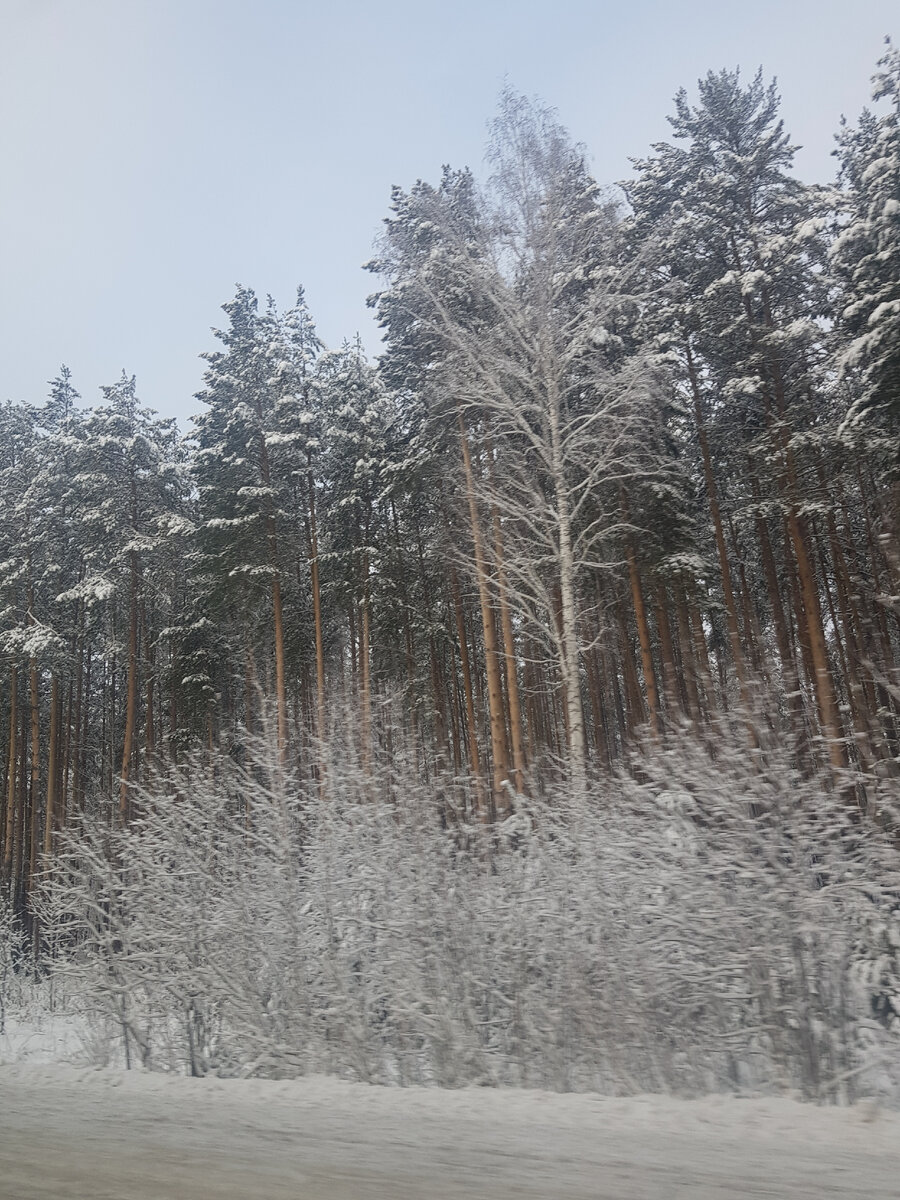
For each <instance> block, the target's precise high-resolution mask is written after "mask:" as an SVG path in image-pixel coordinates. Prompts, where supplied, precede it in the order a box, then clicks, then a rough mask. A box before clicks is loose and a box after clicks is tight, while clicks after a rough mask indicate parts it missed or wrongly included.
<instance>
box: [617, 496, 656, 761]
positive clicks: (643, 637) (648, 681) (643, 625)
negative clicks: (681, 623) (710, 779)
mask: <svg viewBox="0 0 900 1200" xmlns="http://www.w3.org/2000/svg"><path fill="white" fill-rule="evenodd" d="M626 520H627V516H626ZM625 558H626V560H627V562H628V578H629V580H630V583H631V603H632V605H633V607H634V619H635V622H636V623H637V631H638V642H639V643H640V647H641V667H642V669H643V672H644V689H645V690H646V693H647V707H648V708H649V710H650V732H651V734H652V735H653V737H655V738H656V737H659V692H658V691H657V688H656V672H655V671H654V669H653V650H652V647H651V644H650V626H649V624H648V622H647V610H646V608H645V606H644V593H643V590H642V588H641V576H640V573H639V571H638V565H637V558H636V557H635V553H634V546H633V544H632V541H631V535H630V534H629V535H628V536H627V538H626V540H625Z"/></svg>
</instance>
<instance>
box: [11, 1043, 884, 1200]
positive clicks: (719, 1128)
mask: <svg viewBox="0 0 900 1200" xmlns="http://www.w3.org/2000/svg"><path fill="white" fill-rule="evenodd" d="M0 1111H2V1114H3V1118H2V1121H0V1197H2V1198H3V1200H50V1198H51V1197H52V1198H53V1200H61V1198H65V1200H88V1198H90V1200H201V1198H206V1197H216V1200H251V1198H252V1200H268V1198H271V1200H281V1198H287V1197H291V1198H292V1200H388V1198H390V1200H425V1198H426V1197H427V1198H428V1200H458V1198H461V1197H469V1198H473V1197H479V1198H481V1200H498V1198H504V1200H511V1198H512V1197H521V1198H528V1197H532V1198H534V1197H541V1198H543V1200H567V1198H570V1197H578V1198H579V1200H588V1198H590V1200H637V1198H640V1200H710V1198H712V1197H720V1198H724V1197H745V1196H746V1197H763V1196H765V1197H770V1198H771V1197H779V1198H781V1200H797V1198H799V1197H804V1198H806V1200H827V1198H829V1197H848V1198H849V1197H854V1198H855V1200H867V1198H871V1200H888V1198H891V1200H896V1197H897V1195H898V1179H900V1114H898V1113H894V1112H888V1111H883V1110H881V1109H879V1108H878V1107H877V1106H876V1105H875V1104H874V1103H869V1102H864V1103H861V1104H858V1105H856V1106H855V1107H854V1108H851V1109H840V1108H815V1107H812V1106H809V1105H801V1104H798V1103H796V1102H795V1101H793V1100H790V1099H782V1098H778V1099H752V1100H750V1099H739V1098H728V1097H710V1098H706V1099H703V1100H678V1099H672V1098H669V1097H662V1096H638V1097H634V1098H630V1099H608V1098H603V1097H600V1096H596V1095H585V1094H579V1095H573V1094H568V1095H560V1094H553V1093H548V1092H540V1091H524V1090H522V1091H520V1090H504V1089H484V1088H482V1089H472V1088H467V1089H461V1090H458V1091H446V1090H444V1091H442V1090H438V1089H426V1088H380V1087H373V1086H369V1085H366V1084H357V1083H345V1082H342V1081H340V1080H336V1079H329V1078H322V1077H315V1076H312V1077H306V1078H303V1079H294V1080H290V1081H273V1080H237V1079H234V1080H225V1079H217V1078H206V1079H189V1078H185V1077H182V1076H173V1075H162V1074H147V1073H143V1072H138V1071H131V1072H126V1071H121V1070H110V1069H102V1070H98V1069H87V1068H84V1067H77V1066H73V1065H63V1064H59V1063H52V1064H50V1063H37V1062H19V1063H8V1064H6V1065H3V1066H0Z"/></svg>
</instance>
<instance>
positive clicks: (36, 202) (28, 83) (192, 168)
mask: <svg viewBox="0 0 900 1200" xmlns="http://www.w3.org/2000/svg"><path fill="white" fill-rule="evenodd" d="M885 34H893V35H894V36H895V37H897V36H900V6H898V2H897V0H779V2H775V0H754V2H753V3H746V0H741V2H740V3H738V2H736V0H719V2H718V3H716V2H715V0H617V2H615V3H613V2H609V0H556V2H555V3H552V2H550V0H477V2H476V0H444V2H443V3H439V2H434V0H378V2H377V3H376V2H374V0H331V3H326V2H320V3H309V2H308V0H0V163H2V170H3V183H2V189H0V280H2V299H0V306H2V307H0V399H5V398H6V397H11V398H14V399H28V400H32V401H40V400H41V399H42V398H43V396H44V395H45V393H46V390H47V389H46V381H47V380H48V379H50V378H51V377H52V376H53V375H54V374H55V373H56V371H57V370H58V367H59V364H60V363H61V362H65V363H67V364H68V365H69V366H70V367H71V368H72V371H73V374H74V378H75V382H76V385H77V386H78V388H79V390H80V391H81V392H82V395H83V396H84V397H85V399H86V400H89V401H91V402H93V401H95V400H96V399H98V398H99V392H98V388H99V386H100V385H101V384H104V383H111V382H113V381H114V380H115V379H116V378H117V377H118V375H119V373H120V371H121V370H122V368H123V367H124V368H126V369H127V370H128V372H129V373H135V374H136V375H137V377H138V387H139V394H140V396H141V399H142V400H143V402H144V403H145V404H149V405H151V406H152V407H154V408H156V409H158V410H159V411H160V412H161V413H164V414H166V415H177V416H178V417H179V418H181V419H183V418H185V417H186V416H187V414H189V413H191V412H194V411H196V409H197V407H198V406H197V404H196V402H195V401H193V400H192V398H191V397H192V393H193V392H195V391H196V390H197V389H198V388H199V386H200V382H201V375H202V369H203V366H202V363H201V362H200V361H199V359H198V357H197V356H198V354H199V353H200V351H202V350H204V349H210V348H212V347H213V346H214V344H215V341H214V338H213V337H212V335H211V333H210V327H211V326H215V325H217V324H219V321H220V317H222V314H221V313H220V311H219V306H220V305H221V304H222V303H223V302H224V301H225V300H227V299H228V298H229V296H231V295H232V293H233V291H234V284H235V283H236V282H241V283H243V284H246V285H248V286H250V287H253V288H254V289H255V290H256V291H257V293H258V294H259V295H260V296H261V297H262V296H264V295H265V294H266V293H267V292H271V293H272V294H273V295H274V296H275V298H276V300H277V301H278V303H279V305H284V304H286V303H288V302H289V301H290V300H291V299H292V297H293V293H294V289H295V287H296V284H297V283H303V284H304V285H305V287H306V291H307V298H308V301H309V304H310V307H311V309H312V312H313V316H314V318H315V320H316V322H317V324H318V327H319V331H320V334H321V335H322V337H323V338H324V339H325V340H326V341H327V342H329V343H330V344H334V345H337V344H339V343H340V341H341V340H342V339H343V338H344V337H350V336H352V335H353V334H354V332H355V331H356V330H357V329H359V330H360V331H361V332H362V335H363V338H364V341H365V343H366V344H367V345H368V346H369V348H370V349H371V350H373V351H374V350H376V349H377V346H378V339H377V333H376V331H375V328H374V324H373V321H372V317H371V314H370V313H369V311H368V310H367V309H366V307H365V297H366V295H367V294H368V293H369V292H370V291H372V290H373V288H374V285H375V281H374V279H373V277H371V276H369V275H368V274H367V273H365V272H363V271H362V270H361V269H360V266H361V264H362V263H363V262H364V261H365V260H366V259H367V258H369V257H370V255H371V247H372V242H373V239H374V237H375V235H376V234H377V232H378V229H379V225H380V222H381V220H382V218H383V217H384V216H385V215H386V214H387V211H388V201H389V194H390V188H391V185H392V184H394V183H399V184H401V185H404V186H408V185H410V184H411V183H413V182H414V181H415V179H416V178H419V177H421V178H425V179H431V180H433V179H436V178H437V176H438V173H439V170H440V166H441V164H442V163H444V162H449V163H451V164H452V165H454V166H464V165H470V166H472V167H474V168H476V170H477V169H480V166H481V160H482V152H483V145H484V140H485V135H486V123H487V121H488V119H489V118H490V117H491V115H492V111H493V108H494V103H495V100H496V96H497V93H498V92H499V90H500V88H501V86H502V84H503V82H504V79H508V80H509V82H510V83H511V84H512V85H513V86H514V87H515V88H517V89H518V90H519V91H522V92H525V93H528V94H536V95H538V96H540V97H541V99H543V100H544V101H546V102H547V103H550V104H552V105H554V106H556V108H557V109H558V111H559V115H560V119H561V120H562V121H563V123H564V124H565V125H566V126H567V127H568V128H569V129H570V130H571V132H572V134H573V136H574V137H575V138H576V139H577V140H579V141H582V142H584V143H585V144H586V145H587V147H588V149H589V151H590V154H591V158H592V165H593V169H594V173H595V175H596V177H597V178H598V179H599V181H600V182H601V183H612V182H614V181H615V180H617V179H622V178H624V177H625V176H626V175H627V174H628V170H629V167H628V158H629V156H640V155H642V154H645V153H646V151H647V149H648V147H649V145H650V143H651V142H653V141H656V140H659V139H661V138H664V137H665V136H666V134H667V128H668V127H667V124H666V120H665V118H666V115H667V114H668V113H669V112H670V111H671V108H672V105H671V98H672V96H673V94H674V93H675V91H676V90H677V89H678V88H679V87H681V86H685V87H687V88H688V90H689V91H690V90H691V89H692V88H693V87H694V85H695V82H696V80H697V78H698V77H699V76H700V75H703V74H705V72H706V71H707V70H708V69H710V68H712V69H719V68H721V67H734V66H737V65H740V66H741V67H742V69H743V70H744V71H745V72H746V73H747V74H748V75H750V74H752V73H753V71H754V70H755V69H756V67H757V66H760V65H762V66H763V68H764V70H765V72H766V74H767V75H776V76H777V77H778V80H779V84H780V88H781V91H782V95H783V98H784V107H783V115H784V118H785V122H786V124H787V127H788V130H789V131H790V132H791V134H792V136H793V138H794V140H795V141H796V142H799V143H801V144H802V145H803V147H804V149H803V151H802V153H801V154H800V155H799V157H798V171H799V173H800V174H801V175H802V177H804V178H806V179H809V180H825V179H828V178H830V177H831V175H832V174H833V160H832V159H830V152H831V149H832V145H833V140H832V139H833V134H834V131H835V130H836V128H837V125H838V120H839V117H840V115H841V113H842V112H843V113H846V114H847V116H848V117H849V118H850V119H851V120H855V119H856V117H857V115H858V113H859V110H860V108H861V107H862V106H863V105H864V104H865V103H867V101H868V98H869V78H870V76H871V74H872V71H873V69H874V65H875V61H876V59H877V58H878V57H879V55H880V53H881V50H882V41H883V38H884V36H885Z"/></svg>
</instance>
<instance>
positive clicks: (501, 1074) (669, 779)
mask: <svg viewBox="0 0 900 1200" xmlns="http://www.w3.org/2000/svg"><path fill="white" fill-rule="evenodd" d="M323 763H324V765H325V773H324V782H323V781H319V782H318V783H316V784H314V785H312V786H310V785H307V784H305V783H303V782H301V781H299V780H296V779H293V778H292V777H291V776H290V774H289V773H285V772H283V771H282V770H281V768H280V767H279V766H278V765H277V764H278V758H277V755H276V754H275V753H274V751H273V749H272V747H271V746H267V745H266V744H265V743H261V744H257V745H255V746H252V747H249V748H248V749H247V751H246V753H245V754H244V755H243V759H242V762H241V763H240V764H238V763H236V762H235V761H234V759H233V758H232V759H227V758H223V759H217V760H215V761H214V762H210V761H205V762H204V761H201V760H197V761H195V762H193V763H192V764H190V765H189V766H188V767H186V768H184V769H183V770H181V771H178V772H172V773H170V774H167V775H165V776H163V777H161V778H160V779H159V780H158V781H157V783H156V784H154V785H153V786H152V787H151V788H149V789H147V790H146V791H145V792H144V793H143V794H142V795H141V796H140V797H139V798H138V800H137V801H136V804H135V809H136V811H139V812H140V813H141V816H140V817H139V818H137V819H136V820H135V821H134V823H133V824H132V825H131V826H130V827H129V828H127V829H124V830H123V829H117V830H114V831H110V829H109V827H108V825H104V824H102V823H100V822H97V821H88V822H86V823H85V825H84V828H83V830H82V831H81V832H80V833H79V834H78V835H76V836H71V837H69V839H68V841H67V843H66V844H65V846H64V848H63V849H62V850H61V852H60V854H59V856H58V862H57V867H56V869H55V871H54V873H53V875H52V876H50V877H49V878H48V879H47V882H46V887H45V891H44V897H43V911H42V914H41V915H42V921H43V924H44V928H45V930H46V931H47V933H48V937H49V939H50V943H51V945H52V947H53V956H54V957H53V964H54V967H53V969H54V970H55V972H57V973H58V974H59V975H62V976H66V977H67V979H68V983H67V986H68V987H70V988H72V989H75V990H76V991H77V992H78V993H79V994H80V995H81V996H82V998H83V1001H84V1004H85V1005H86V1006H87V1007H88V1008H91V1009H93V1011H94V1013H95V1014H96V1021H97V1023H98V1025H100V1024H104V1025H105V1026H106V1027H107V1028H109V1029H112V1030H113V1031H114V1032H115V1034H116V1036H117V1037H119V1038H121V1039H122V1041H123V1043H124V1044H125V1046H126V1047H127V1049H128V1055H129V1058H130V1061H132V1063H143V1064H144V1065H145V1066H147V1067H150V1068H155V1069H163V1070H175V1071H183V1072H191V1073H195V1074H205V1073H217V1074H221V1075H245V1076H246V1075H266V1076H285V1075H296V1074H302V1073H308V1072H328V1073H333V1074H337V1075H341V1076H345V1077H349V1078H355V1079H361V1080H367V1081H371V1082H379V1083H399V1084H407V1083H430V1084H439V1085H442V1086H459V1085H463V1084H466V1083H481V1084H501V1083H504V1084H517V1085H521V1086H533V1087H538V1086H539V1087H549V1088H555V1089H559V1090H573V1089H575V1090H580V1089H596V1090H599V1091H601V1092H606V1093H627V1092H637V1091H657V1090H663V1091H675V1092H681V1093H699V1092H708V1091H715V1090H744V1089H748V1088H750V1089H759V1090H783V1089H792V1090H799V1091H800V1092H801V1093H802V1094H803V1095H805V1096H807V1097H809V1098H814V1099H819V1100H834V1099H846V1098H851V1097H852V1096H853V1095H854V1094H855V1092H856V1091H858V1090H860V1089H862V1090H867V1091H868V1092H869V1093H871V1092H872V1091H873V1090H878V1089H881V1090H882V1091H883V1092H884V1091H889V1090H890V1089H891V1088H892V1087H893V1086H894V1085H893V1084H892V1083H891V1073H890V1070H889V1064H890V1060H891V1055H893V1057H894V1060H895V1066H896V1059H897V1049H896V1044H895V1043H894V1041H893V1038H894V1036H895V1032H894V1028H893V1027H894V1025H895V1023H896V1007H897V996H898V993H900V987H898V981H900V969H898V953H900V951H898V940H900V939H898V937H897V934H896V916H895V909H896V897H897V888H898V884H900V876H898V871H897V857H896V850H895V849H894V847H893V846H892V844H891V842H890V840H889V839H888V838H887V837H886V836H882V835H881V834H880V832H879V831H878V830H867V831H866V835H865V837H862V836H861V829H860V825H859V820H860V818H859V815H858V814H855V813H853V812H851V811H850V810H849V809H848V807H847V805H846V803H845V801H844V800H843V799H841V797H839V796H838V795H836V794H835V793H834V792H833V791H829V789H828V788H827V787H825V786H823V781H822V780H820V779H817V778H803V777H801V776H800V775H799V774H798V773H797V772H796V771H794V770H792V769H791V768H790V767H789V766H788V765H787V759H786V757H785V759H784V760H782V759H781V758H780V757H779V755H778V753H777V752H770V753H769V754H768V756H767V761H766V763H764V764H762V763H757V764H753V763H750V762H748V760H747V757H746V753H745V750H744V747H743V745H742V744H741V743H740V742H737V743H735V744H734V745H733V746H732V745H731V743H730V742H729V741H728V739H727V738H726V737H725V736H724V735H723V738H722V740H721V744H720V745H719V746H718V747H717V752H716V760H715V761H712V760H711V759H710V758H709V756H708V755H707V753H706V752H705V751H704V750H702V749H700V748H699V747H698V748H695V747H693V746H691V745H690V744H688V743H687V742H684V743H681V744H678V745H676V746H675V747H674V748H672V749H669V750H659V751H658V752H656V753H655V754H653V755H651V756H650V757H648V758H646V759H644V760H642V762H641V764H640V767H641V770H640V779H641V782H636V781H635V780H634V779H633V778H631V777H630V776H628V775H626V774H623V775H621V776H620V777H618V778H613V779H608V780H606V781H602V782H601V781H595V782H594V783H593V784H591V785H589V787H588V789H587V791H586V792H583V793H581V796H580V798H579V799H578V800H573V799H572V798H571V797H570V796H569V795H567V794H566V792H565V791H564V790H562V788H560V790H558V791H557V792H556V793H555V794H553V795H551V796H548V797H546V802H543V803H542V804H541V806H540V809H539V810H538V809H534V810H532V811H529V810H527V809H526V807H525V806H524V805H523V808H522V811H520V812H519V813H517V815H516V818H515V821H516V828H515V829H511V828H507V827H502V828H501V830H500V833H499V836H495V834H494V832H493V831H491V830H490V829H489V828H485V827H483V826H480V825H479V826H473V827H469V826H468V825H467V824H466V823H465V819H464V817H462V816H460V815H459V814H460V813H461V812H462V811H463V810H462V809H458V810H457V818H458V819H457V820H454V821H446V820H445V821H441V820H440V819H438V815H437V814H438V810H439V809H440V808H441V805H440V804H439V803H438V800H439V796H438V795H437V793H438V792H441V791H445V792H447V793H449V792H451V791H452V790H453V788H454V787H455V786H456V783H455V781H453V780H451V779H446V780H443V779H441V777H440V776H438V777H437V778H436V779H434V780H433V781H432V783H431V784H430V785H427V786H426V785H424V784H423V783H422V782H421V780H420V778H419V777H418V775H417V774H416V773H415V772H414V771H413V770H398V769H397V766H396V764H395V765H394V766H393V767H392V768H387V767H385V768H384V769H382V768H381V767H379V766H378V764H375V765H374V766H373V767H372V768H371V770H370V772H369V773H366V772H365V771H363V770H362V769H361V768H360V767H359V766H358V765H357V763H356V762H355V758H354V754H353V753H352V751H351V749H350V748H348V747H345V746H342V745H340V744H337V743H333V744H332V745H331V746H329V747H327V748H326V751H325V753H324V754H323ZM444 811H447V810H446V806H445V807H444ZM513 835H514V836H513ZM885 1064H888V1065H885Z"/></svg>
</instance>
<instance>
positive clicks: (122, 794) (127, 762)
mask: <svg viewBox="0 0 900 1200" xmlns="http://www.w3.org/2000/svg"><path fill="white" fill-rule="evenodd" d="M137 674H138V568H137V559H136V555H135V554H134V552H133V551H132V554H131V605H130V615H129V621H128V681H127V692H126V699H125V741H124V744H123V746H122V781H121V784H120V787H119V820H120V821H121V822H122V823H123V824H124V823H125V822H126V821H127V820H128V784H129V781H130V776H131V755H132V748H133V745H134V734H135V725H136V721H137Z"/></svg>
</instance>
